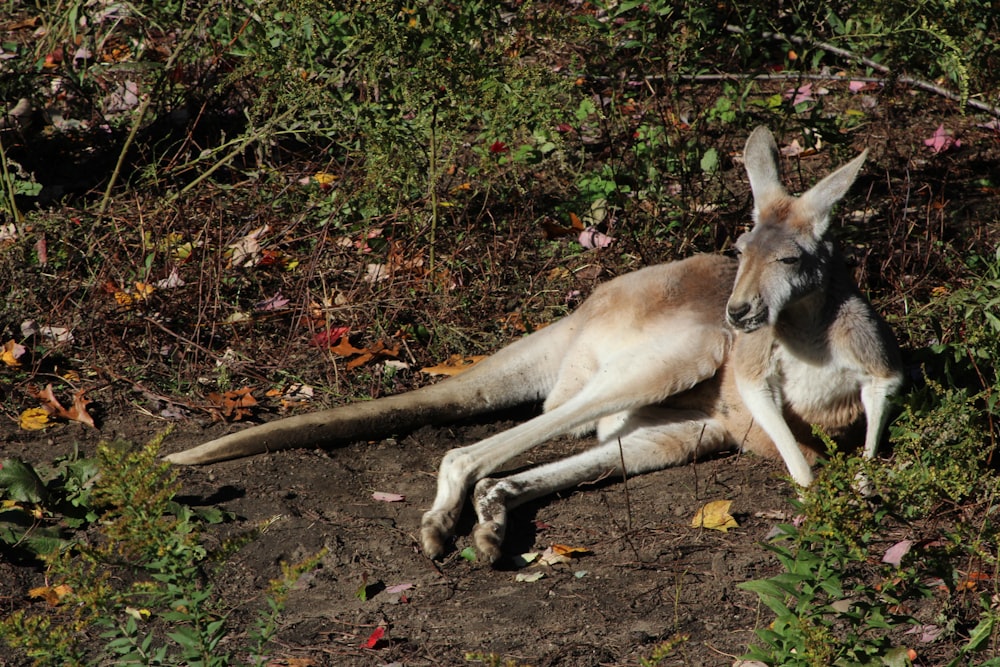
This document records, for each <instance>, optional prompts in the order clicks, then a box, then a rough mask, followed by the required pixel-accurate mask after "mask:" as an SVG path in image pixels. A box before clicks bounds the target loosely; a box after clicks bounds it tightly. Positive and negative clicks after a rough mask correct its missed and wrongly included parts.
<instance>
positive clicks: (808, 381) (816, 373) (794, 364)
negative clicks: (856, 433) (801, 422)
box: [770, 345, 866, 416]
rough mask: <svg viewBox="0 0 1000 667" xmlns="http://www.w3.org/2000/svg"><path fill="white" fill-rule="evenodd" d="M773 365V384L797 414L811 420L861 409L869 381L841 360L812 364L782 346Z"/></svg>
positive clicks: (774, 357) (861, 373)
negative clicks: (851, 408) (838, 411)
mask: <svg viewBox="0 0 1000 667" xmlns="http://www.w3.org/2000/svg"><path fill="white" fill-rule="evenodd" d="M772 363H773V366H772V368H771V373H770V375H771V377H772V381H773V380H777V383H778V385H779V386H780V387H781V393H782V398H783V399H784V402H785V404H786V405H788V406H789V407H791V408H792V409H793V410H794V411H795V412H798V413H800V414H802V415H803V416H808V415H813V414H817V413H826V412H828V411H829V410H830V409H831V408H834V409H837V408H844V407H847V406H849V405H850V406H858V408H860V405H861V385H862V383H863V382H864V379H865V377H866V376H865V373H864V371H863V370H862V369H860V368H856V367H853V366H851V365H849V364H846V363H842V361H841V360H838V359H833V360H827V361H826V362H825V363H817V364H814V363H809V361H807V360H803V359H802V358H800V357H797V356H795V355H794V354H792V353H791V352H790V351H788V350H787V349H786V348H784V347H782V346H780V345H779V346H776V349H775V350H774V356H773V357H772Z"/></svg>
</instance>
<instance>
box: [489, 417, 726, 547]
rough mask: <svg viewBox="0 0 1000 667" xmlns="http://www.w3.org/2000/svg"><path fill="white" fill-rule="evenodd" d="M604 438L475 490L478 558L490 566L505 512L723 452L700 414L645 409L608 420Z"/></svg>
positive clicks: (713, 427)
mask: <svg viewBox="0 0 1000 667" xmlns="http://www.w3.org/2000/svg"><path fill="white" fill-rule="evenodd" d="M612 420H613V421H615V422H616V423H615V428H614V429H613V431H614V432H613V433H611V435H610V437H606V438H605V439H603V440H602V441H601V443H600V444H599V445H598V446H596V447H594V448H593V449H590V450H587V451H585V452H581V453H579V454H576V455H574V456H571V457H569V458H566V459H562V460H559V461H554V462H552V463H548V464H545V465H542V466H538V467H536V468H531V469H529V470H526V471H524V472H521V473H517V474H515V475H511V476H509V477H504V478H497V479H494V478H489V477H487V478H483V479H481V480H480V481H479V483H478V484H476V488H475V492H474V504H475V508H476V514H477V515H478V518H479V524H478V525H477V526H476V528H475V532H474V540H475V543H476V549H477V550H478V552H479V553H480V555H481V557H482V558H484V559H485V560H486V561H488V562H491V563H492V562H495V561H496V560H497V559H498V558H499V557H500V555H501V544H502V542H503V539H504V535H505V533H506V527H507V512H508V510H511V509H513V508H515V507H517V506H518V505H521V504H523V503H526V502H529V501H531V500H534V499H536V498H540V497H542V496H545V495H548V494H551V493H554V492H556V491H559V490H562V489H567V488H570V487H574V486H577V485H579V484H581V483H584V482H587V481H593V480H597V479H600V478H602V477H607V476H615V475H621V474H622V462H623V461H624V465H625V469H624V472H625V475H626V476H632V475H639V474H642V473H645V472H651V471H654V470H661V469H663V468H667V467H670V466H675V465H680V464H683V463H687V462H688V461H691V460H692V459H694V458H695V457H697V456H700V455H704V454H708V453H711V452H716V451H720V450H724V449H726V448H727V447H728V444H727V443H728V438H727V435H726V430H725V428H724V427H723V426H722V425H721V424H720V423H719V422H717V421H715V420H714V419H711V418H709V417H708V416H707V415H705V414H704V413H702V412H699V411H694V410H674V409H670V408H664V407H656V406H650V407H646V408H641V409H638V410H634V411H630V412H627V413H624V415H623V416H620V415H612V416H611V417H610V418H608V421H612Z"/></svg>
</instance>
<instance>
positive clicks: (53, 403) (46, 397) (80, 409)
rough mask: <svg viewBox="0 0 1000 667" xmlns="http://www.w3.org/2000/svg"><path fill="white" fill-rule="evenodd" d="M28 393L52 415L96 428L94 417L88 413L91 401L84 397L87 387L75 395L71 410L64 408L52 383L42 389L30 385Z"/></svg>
mask: <svg viewBox="0 0 1000 667" xmlns="http://www.w3.org/2000/svg"><path fill="white" fill-rule="evenodd" d="M28 393H30V394H31V395H32V396H34V397H35V398H36V399H37V400H39V401H41V402H42V409H44V410H45V411H46V412H47V413H49V415H50V416H52V417H59V418H60V419H68V420H70V421H75V422H80V423H81V424H86V425H87V426H90V427H92V428H96V426H95V425H94V419H93V417H91V416H90V415H89V414H88V413H87V404H89V403H90V401H88V400H87V399H86V398H84V395H85V394H86V393H87V390H86V389H81V390H79V391H77V392H76V394H74V395H73V407H72V408H70V409H69V410H67V409H66V408H64V407H63V406H62V404H61V403H60V402H59V399H57V398H56V396H55V394H54V393H53V392H52V385H51V384H47V385H45V389H41V390H38V389H32V388H31V387H29V388H28Z"/></svg>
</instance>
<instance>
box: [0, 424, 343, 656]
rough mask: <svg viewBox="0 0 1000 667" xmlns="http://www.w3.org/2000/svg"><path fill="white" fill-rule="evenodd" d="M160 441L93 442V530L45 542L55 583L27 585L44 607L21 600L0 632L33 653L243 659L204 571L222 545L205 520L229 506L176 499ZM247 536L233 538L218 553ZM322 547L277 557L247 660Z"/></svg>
mask: <svg viewBox="0 0 1000 667" xmlns="http://www.w3.org/2000/svg"><path fill="white" fill-rule="evenodd" d="M158 451H159V440H155V441H153V442H151V443H149V444H148V445H146V446H145V447H143V448H142V449H139V450H132V448H130V447H129V446H127V445H126V444H124V443H111V444H108V443H105V444H102V445H100V446H99V447H98V458H97V461H96V462H93V461H92V462H90V463H91V466H92V467H87V468H86V470H87V471H88V472H89V471H92V470H95V469H97V470H99V475H87V476H86V479H87V480H88V482H93V486H92V488H91V489H90V492H89V495H88V496H87V498H88V499H89V503H86V504H90V505H92V507H93V508H94V509H93V510H91V511H96V510H97V508H100V510H101V511H102V513H101V516H100V521H99V523H97V524H96V525H97V529H96V531H92V532H88V533H87V534H86V535H80V534H78V535H76V536H75V537H74V539H73V541H72V542H69V543H63V544H62V545H61V546H62V548H56V549H54V550H52V551H49V552H48V553H46V554H44V560H45V562H46V563H47V567H48V575H47V579H48V581H49V582H51V583H50V584H49V585H47V586H45V587H43V588H40V589H36V590H35V591H32V595H33V596H36V597H42V598H43V599H44V600H45V605H46V607H47V608H45V609H41V610H31V609H22V610H19V611H17V612H15V613H13V614H11V615H10V616H8V617H7V618H5V619H3V620H2V621H0V639H3V640H4V641H6V642H7V643H8V644H10V645H11V646H13V647H16V648H18V649H20V650H22V651H23V652H24V653H25V654H27V655H28V656H29V657H30V658H32V659H33V660H34V661H35V664H37V665H83V664H94V663H95V662H107V661H110V660H113V661H114V662H115V664H129V665H169V664H185V665H198V666H201V667H210V666H223V665H230V664H238V662H239V661H238V660H237V656H236V655H234V653H233V651H232V650H225V651H223V650H221V648H220V642H221V641H222V640H223V639H224V638H226V637H227V635H228V628H227V614H226V612H225V610H224V608H223V606H222V602H221V601H220V600H219V599H218V597H217V595H216V593H215V591H214V589H213V588H212V586H211V585H209V584H207V583H206V574H207V572H206V568H207V566H208V565H209V564H210V563H211V562H212V561H213V560H214V557H215V556H216V555H217V554H210V553H209V552H208V551H207V550H206V549H205V547H204V545H203V544H202V540H201V533H202V527H203V526H204V524H205V523H206V522H218V521H221V520H223V518H224V515H223V514H222V513H221V512H219V511H218V510H197V511H196V510H193V509H191V508H190V507H187V506H185V505H182V504H180V503H178V502H176V501H175V500H174V496H175V494H176V492H177V490H178V484H177V480H176V472H175V471H174V470H173V469H171V468H170V466H169V465H167V464H163V463H160V462H159V461H158V458H157V454H158ZM78 467H79V466H78ZM14 468H15V470H14V474H17V475H18V477H17V479H18V480H21V481H19V482H18V483H16V484H9V485H7V488H8V489H13V491H12V492H14V493H17V494H19V495H20V496H25V497H38V498H40V499H41V498H42V490H43V489H46V488H47V487H46V486H45V485H44V484H43V483H42V482H41V478H40V477H38V476H37V475H31V474H28V473H27V472H25V468H26V467H17V466H14ZM6 469H7V468H6V466H5V470H6ZM26 485H28V486H26ZM64 486H65V485H64ZM29 487H30V488H29ZM59 488H62V487H59ZM72 497H75V498H77V499H79V498H80V494H79V493H77V494H76V495H75V496H72ZM247 539H249V538H247ZM245 541H246V540H235V541H230V543H228V544H227V545H224V549H223V551H224V553H223V554H222V555H223V556H225V555H228V554H229V553H230V552H231V551H232V550H233V549H235V548H238V546H239V545H240V544H241V543H243V542H245ZM33 545H35V546H39V547H40V546H41V543H37V542H36V543H33ZM322 555H323V554H322V553H321V554H318V555H316V556H314V557H313V558H310V559H308V560H307V561H305V562H303V563H300V564H297V565H292V566H287V565H283V566H282V576H281V577H280V578H278V579H276V580H275V581H274V582H272V584H271V587H270V589H269V591H268V593H267V596H266V601H267V608H266V609H265V610H264V611H263V612H262V613H261V614H260V617H259V619H258V621H257V624H256V626H255V627H254V629H253V630H252V631H251V632H250V634H249V640H250V644H249V645H248V646H246V648H245V650H246V652H247V654H248V655H250V656H251V657H252V658H253V660H254V664H258V665H260V664H263V655H264V650H265V647H266V646H267V644H268V642H269V641H270V639H271V638H272V637H273V636H274V634H275V632H276V629H277V623H276V621H277V618H278V616H279V615H280V613H281V611H282V609H283V608H284V605H285V601H286V599H287V596H288V592H289V590H290V589H291V587H292V586H293V585H294V583H295V582H296V581H297V580H298V578H299V577H300V576H301V575H302V574H303V573H305V572H307V571H309V570H311V569H314V568H315V567H316V566H317V565H318V564H319V560H320V559H321V558H322Z"/></svg>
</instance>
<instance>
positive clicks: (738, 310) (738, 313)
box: [726, 302, 750, 324]
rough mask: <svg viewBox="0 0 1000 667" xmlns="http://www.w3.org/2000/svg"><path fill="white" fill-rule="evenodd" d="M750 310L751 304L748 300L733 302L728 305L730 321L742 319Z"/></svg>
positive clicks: (727, 310) (735, 321)
mask: <svg viewBox="0 0 1000 667" xmlns="http://www.w3.org/2000/svg"><path fill="white" fill-rule="evenodd" d="M749 312H750V304H749V303H746V302H744V303H731V304H729V306H727V307H726V313H727V314H728V315H729V321H730V322H732V323H734V324H735V323H737V322H739V321H741V320H742V319H743V318H744V317H746V315H747V313H749Z"/></svg>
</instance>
